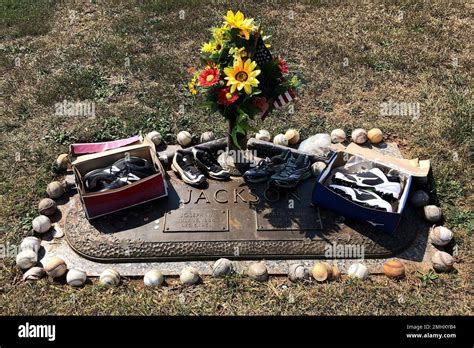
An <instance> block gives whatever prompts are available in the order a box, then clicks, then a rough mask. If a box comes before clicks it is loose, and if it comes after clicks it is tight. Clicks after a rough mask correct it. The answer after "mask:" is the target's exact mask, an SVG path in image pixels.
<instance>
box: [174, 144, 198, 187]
mask: <svg viewBox="0 0 474 348" xmlns="http://www.w3.org/2000/svg"><path fill="white" fill-rule="evenodd" d="M171 169H173V171H174V172H175V173H176V175H178V176H179V177H180V178H181V179H182V180H183V181H184V182H185V183H186V184H189V185H196V186H198V185H201V184H202V183H204V182H205V181H206V177H205V176H204V174H203V173H202V172H201V171H200V170H199V169H198V168H197V167H196V166H195V165H194V157H193V154H192V152H191V151H186V150H177V151H176V153H175V154H174V157H173V163H171Z"/></svg>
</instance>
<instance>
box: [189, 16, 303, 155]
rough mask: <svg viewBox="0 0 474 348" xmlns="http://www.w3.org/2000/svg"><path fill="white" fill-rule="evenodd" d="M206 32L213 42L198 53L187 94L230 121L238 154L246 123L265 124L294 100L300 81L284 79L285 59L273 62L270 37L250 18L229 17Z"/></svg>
mask: <svg viewBox="0 0 474 348" xmlns="http://www.w3.org/2000/svg"><path fill="white" fill-rule="evenodd" d="M211 32H212V39H211V40H210V41H209V42H207V43H204V44H203V45H202V48H201V60H202V62H203V63H204V64H205V65H206V66H205V68H204V69H202V70H200V71H198V72H196V73H195V74H194V77H193V79H192V80H191V82H190V83H189V90H190V91H191V93H192V94H193V95H194V94H198V93H200V94H202V95H204V97H205V100H206V101H205V102H204V104H203V106H204V107H206V108H207V109H208V110H210V111H211V112H215V111H219V112H220V113H221V114H222V115H223V116H224V117H225V118H226V119H228V120H229V122H230V125H231V127H230V128H231V129H230V136H231V139H232V141H233V143H234V145H236V146H237V147H238V148H240V145H239V142H238V139H237V137H238V136H239V135H240V136H242V135H243V136H245V135H246V134H247V132H248V131H249V130H252V127H251V126H250V123H249V120H250V119H253V118H254V117H255V116H257V115H260V116H261V117H262V119H264V118H265V117H266V116H267V115H268V114H269V113H271V112H272V110H273V109H275V108H278V107H281V106H283V105H286V104H287V103H289V102H290V101H291V100H293V99H295V97H296V96H295V90H296V89H297V88H299V87H300V85H301V81H300V79H299V78H298V77H297V76H296V75H293V76H290V75H289V69H288V65H287V63H286V61H285V60H284V59H282V58H274V57H273V56H272V54H271V53H270V51H269V49H268V48H269V47H270V45H269V44H268V39H269V36H264V35H263V34H262V31H261V30H260V25H259V26H257V25H256V23H255V20H254V19H253V18H245V16H244V14H243V13H241V12H240V11H238V12H237V13H235V14H234V12H232V11H228V12H227V15H226V16H225V17H224V22H223V24H222V26H220V27H215V28H212V29H211ZM229 145H230V144H229Z"/></svg>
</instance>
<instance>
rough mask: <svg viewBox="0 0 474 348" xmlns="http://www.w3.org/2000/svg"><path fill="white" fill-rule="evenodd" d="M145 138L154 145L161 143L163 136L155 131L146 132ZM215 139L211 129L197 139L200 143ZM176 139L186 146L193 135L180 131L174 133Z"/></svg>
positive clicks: (189, 143) (190, 141)
mask: <svg viewBox="0 0 474 348" xmlns="http://www.w3.org/2000/svg"><path fill="white" fill-rule="evenodd" d="M145 138H147V139H148V140H150V141H151V142H153V143H154V144H155V145H156V146H158V145H161V143H162V142H163V137H162V136H161V134H160V133H159V132H157V131H153V132H150V133H148V134H147V135H146V137H145ZM215 139H216V136H215V135H214V133H213V132H211V131H209V132H204V133H202V134H201V136H200V137H199V141H200V142H201V143H206V142H208V141H212V140H215ZM176 141H177V142H178V144H179V145H181V146H183V147H186V146H189V145H191V143H192V141H193V136H192V135H191V133H189V132H188V131H181V132H179V133H178V134H177V135H176Z"/></svg>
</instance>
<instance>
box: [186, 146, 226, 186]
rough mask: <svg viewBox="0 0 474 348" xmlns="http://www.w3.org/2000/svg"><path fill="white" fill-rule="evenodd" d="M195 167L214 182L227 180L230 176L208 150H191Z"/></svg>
mask: <svg viewBox="0 0 474 348" xmlns="http://www.w3.org/2000/svg"><path fill="white" fill-rule="evenodd" d="M192 152H193V155H194V160H195V161H196V164H197V166H198V167H199V168H200V169H202V170H203V171H204V173H206V174H207V175H208V176H209V177H210V178H212V179H215V180H229V178H230V174H229V172H228V171H227V170H224V169H223V168H222V167H221V166H220V164H219V163H218V162H217V160H216V159H215V158H214V156H212V154H211V152H210V151H208V150H201V149H196V148H193V149H192Z"/></svg>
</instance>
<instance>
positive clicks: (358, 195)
mask: <svg viewBox="0 0 474 348" xmlns="http://www.w3.org/2000/svg"><path fill="white" fill-rule="evenodd" d="M329 187H330V188H331V189H332V190H333V191H335V192H336V193H338V194H340V195H341V196H343V197H346V198H348V199H350V200H351V201H353V202H356V203H357V204H360V205H363V206H365V207H368V208H373V209H378V210H385V211H388V212H390V213H391V212H393V209H392V206H391V205H390V203H388V202H387V201H385V200H383V199H382V198H380V196H379V195H377V194H376V193H374V192H371V191H369V190H364V189H356V188H352V187H347V186H340V185H329Z"/></svg>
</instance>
